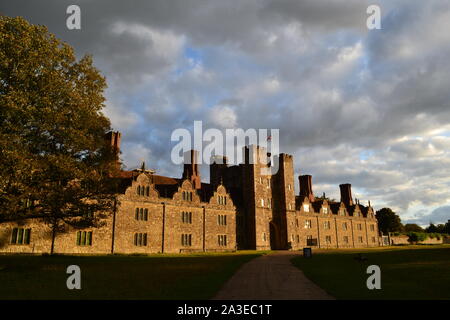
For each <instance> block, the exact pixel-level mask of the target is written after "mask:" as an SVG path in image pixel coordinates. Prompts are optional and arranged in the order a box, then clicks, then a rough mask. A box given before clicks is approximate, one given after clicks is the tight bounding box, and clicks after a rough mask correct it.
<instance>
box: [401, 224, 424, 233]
mask: <svg viewBox="0 0 450 320" xmlns="http://www.w3.org/2000/svg"><path fill="white" fill-rule="evenodd" d="M403 230H404V231H405V232H424V230H423V228H422V227H421V226H419V225H418V224H416V223H407V224H405V225H404V226H403Z"/></svg>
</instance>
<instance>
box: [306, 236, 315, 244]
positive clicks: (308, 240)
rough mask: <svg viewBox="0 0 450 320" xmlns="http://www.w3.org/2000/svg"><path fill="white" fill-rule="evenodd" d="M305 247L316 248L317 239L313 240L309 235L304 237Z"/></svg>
mask: <svg viewBox="0 0 450 320" xmlns="http://www.w3.org/2000/svg"><path fill="white" fill-rule="evenodd" d="M306 245H307V246H317V239H313V237H312V236H311V235H309V236H306Z"/></svg>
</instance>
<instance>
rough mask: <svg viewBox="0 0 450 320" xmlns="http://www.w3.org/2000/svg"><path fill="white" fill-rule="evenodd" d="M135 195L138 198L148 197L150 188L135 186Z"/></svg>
mask: <svg viewBox="0 0 450 320" xmlns="http://www.w3.org/2000/svg"><path fill="white" fill-rule="evenodd" d="M136 194H137V195H138V196H144V195H147V196H149V195H150V187H147V188H146V187H144V186H137V188H136Z"/></svg>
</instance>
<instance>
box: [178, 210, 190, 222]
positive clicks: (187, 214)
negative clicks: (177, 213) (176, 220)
mask: <svg viewBox="0 0 450 320" xmlns="http://www.w3.org/2000/svg"><path fill="white" fill-rule="evenodd" d="M181 221H182V222H183V223H192V212H185V211H183V212H182V213H181Z"/></svg>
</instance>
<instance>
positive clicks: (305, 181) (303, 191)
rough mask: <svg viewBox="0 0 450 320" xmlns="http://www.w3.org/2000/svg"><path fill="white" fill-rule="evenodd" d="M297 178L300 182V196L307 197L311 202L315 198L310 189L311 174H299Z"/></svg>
mask: <svg viewBox="0 0 450 320" xmlns="http://www.w3.org/2000/svg"><path fill="white" fill-rule="evenodd" d="M298 180H299V182H300V196H304V197H307V198H308V199H309V201H311V202H313V201H314V200H315V198H314V193H313V191H312V176H310V175H303V176H299V177H298Z"/></svg>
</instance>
